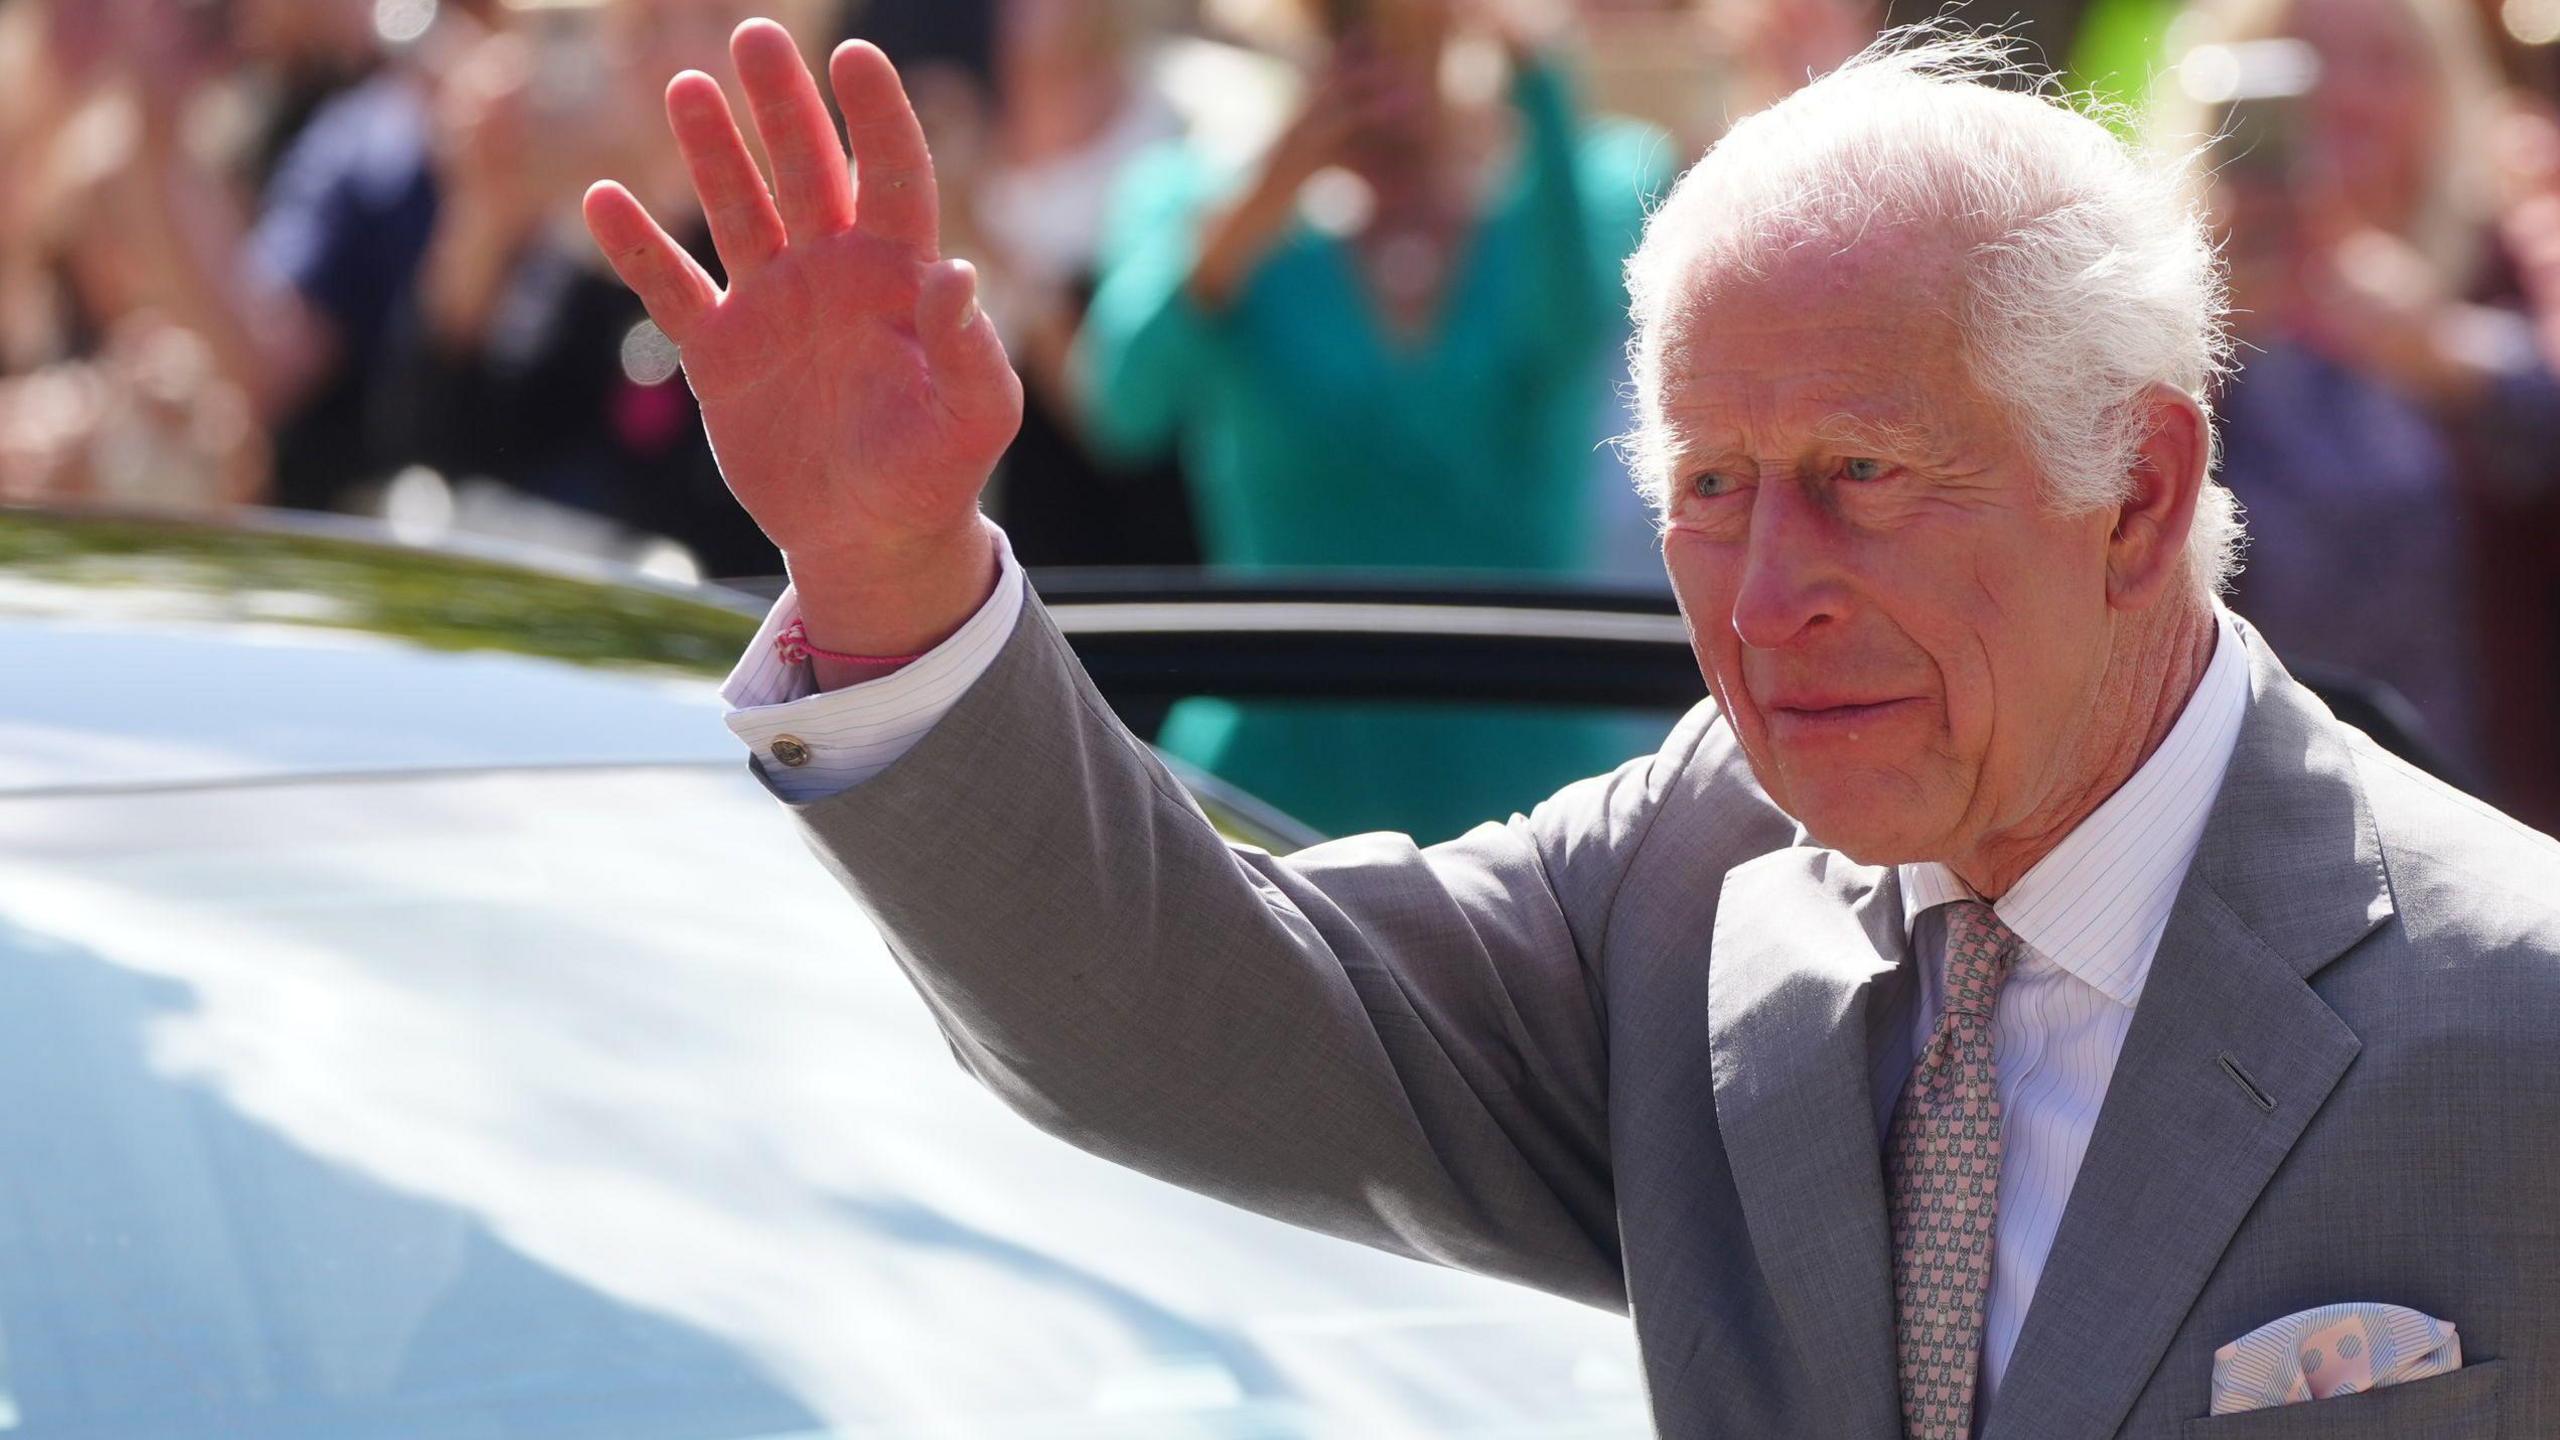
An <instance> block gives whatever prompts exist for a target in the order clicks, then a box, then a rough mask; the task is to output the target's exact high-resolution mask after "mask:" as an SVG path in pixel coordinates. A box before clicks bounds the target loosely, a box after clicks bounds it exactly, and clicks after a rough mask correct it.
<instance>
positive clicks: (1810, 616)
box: [1733, 478, 1846, 650]
mask: <svg viewBox="0 0 2560 1440" xmlns="http://www.w3.org/2000/svg"><path fill="white" fill-rule="evenodd" d="M1837 523H1838V522H1837V519H1836V517H1834V516H1832V515H1830V514H1829V513H1827V512H1826V511H1825V510H1824V509H1823V507H1822V506H1821V504H1820V503H1819V502H1818V501H1816V500H1815V499H1814V497H1812V496H1811V495H1809V494H1807V493H1806V490H1805V487H1804V486H1803V485H1802V484H1800V483H1798V482H1797V481H1795V480H1794V479H1792V478H1772V479H1770V480H1769V481H1767V482H1765V483H1763V484H1762V485H1761V486H1760V487H1759V489H1758V490H1757V491H1755V492H1754V494H1753V496H1752V504H1751V531H1750V535H1749V538H1748V540H1747V541H1746V544H1745V548H1744V552H1743V562H1742V585H1741V588H1740V589H1739V590H1737V591H1736V592H1735V593H1734V597H1733V633H1734V634H1735V635H1737V636H1740V637H1741V639H1742V643H1743V644H1744V645H1746V646H1748V647H1750V648H1752V649H1754V650H1775V649H1777V648H1779V647H1780V646H1783V645H1785V644H1787V643H1788V642H1789V641H1791V640H1794V639H1796V638H1797V637H1798V636H1800V635H1802V634H1803V633H1804V632H1805V631H1807V630H1810V629H1812V628H1814V627H1815V626H1818V625H1823V624H1827V623H1829V622H1831V621H1834V620H1838V619H1839V618H1841V614H1842V609H1843V606H1844V603H1845V601H1846V591H1845V589H1844V588H1843V586H1842V584H1841V579H1842V572H1841V568H1840V564H1839V556H1838V553H1837V546H1838V540H1839V537H1838V535H1837V534H1836V533H1835V531H1836V528H1837Z"/></svg>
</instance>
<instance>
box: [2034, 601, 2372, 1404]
mask: <svg viewBox="0 0 2560 1440" xmlns="http://www.w3.org/2000/svg"><path fill="white" fill-rule="evenodd" d="M2250 638H2251V641H2252V643H2251V645H2250V651H2251V672H2252V673H2251V676H2250V684H2251V691H2252V700H2251V706H2250V713H2249V718H2248V720H2247V721H2246V722H2245V723H2244V725H2243V727H2242V730H2241V734H2240V742H2239V746H2238V749H2237V750H2236V751H2235V752H2234V754H2233V756H2232V761H2231V768H2230V770H2229V771H2228V772H2227V774H2226V775H2225V777H2224V781H2223V787H2222V791H2221V793H2220V795H2219V796H2218V797H2217V798H2216V799H2215V802H2214V809H2213V814H2212V817H2211V819H2210V820H2209V821H2208V822H2207V825H2206V828H2205V833H2204V837H2203V840H2202V841H2201V843H2200V844H2199V846H2198V848H2197V852H2196V859H2195V863H2194V865H2193V866H2192V867H2191V868H2190V869H2189V871H2188V874H2187V880H2186V883H2185V886H2184V887H2183V888H2182V889H2181V890H2180V892H2179V896H2178V903H2177V908H2176V909H2175V910H2174V911H2173V912H2172V913H2171V915H2170V919H2169V926H2168V929H2167V931H2166V933H2165V934H2164V935H2163V936H2162V939H2161V942H2160V950H2159V954H2158V955H2157V956H2156V957H2155V958H2154V960H2153V961H2152V966H2151V974H2150V978H2149V980H2148V982H2147V984H2146V986H2145V988H2144V990H2143V993H2142V998H2141V1001H2140V1004H2139V1006H2138V1007H2137V1009H2136V1011H2135V1014H2134V1020H2133V1026H2132V1029H2131V1031H2130V1032H2129V1033H2128V1034H2127V1035H2126V1037H2125V1048H2124V1053H2123V1055H2122V1056H2121V1057H2120V1058H2119V1059H2118V1060H2117V1062H2116V1069H2115V1075H2114V1078H2113V1079H2112V1080H2111V1081H2110V1082H2109V1084H2108V1089H2107V1099H2106V1105H2105V1107H2104V1109H2103V1110H2101V1112H2100V1113H2099V1116H2098V1123H2097V1128H2096V1130H2095V1132H2094V1133H2093V1134H2092V1135H2091V1137H2090V1142H2089V1150H2088V1154H2087V1157H2086V1158H2085V1159H2084V1160H2083V1161H2082V1162H2081V1167H2080V1174H2079V1177H2078V1179H2077V1180H2076V1181H2075V1182H2074V1183H2073V1186H2072V1190H2071V1199H2070V1202H2069V1204H2068V1206H2067V1207H2066V1209H2065V1210H2064V1212H2063V1217H2062V1226H2061V1229H2060V1231H2059V1233H2058V1234H2057V1235H2056V1236H2055V1238H2054V1245H2053V1252H2052V1255H2051V1257H2050V1258H2049V1259H2048V1260H2047V1261H2046V1264H2045V1268H2044V1273H2043V1275H2042V1277H2041V1278H2040V1279H2039V1280H2038V1281H2037V1283H2036V1293H2035V1298H2034V1300H2033V1302H2032V1303H2031V1304H2030V1306H2029V1308H2028V1313H2027V1320H2026V1328H2025V1330H2024V1332H2023V1333H2022V1334H2021V1335H2020V1337H2019V1342H2018V1348H2017V1351H2016V1353H2015V1355H2014V1357H2013V1358H2012V1360H2011V1363H2010V1366H2009V1369H2008V1372H2007V1374H2006V1375H2005V1377H2004V1378H2003V1380H2002V1384H2001V1390H2000V1394H1999V1397H1998V1399H1997V1401H1996V1402H1995V1403H1994V1404H1993V1406H1992V1407H1991V1410H1990V1411H1989V1413H1988V1415H1987V1416H1986V1417H1985V1418H1986V1425H1985V1428H1984V1431H1983V1435H1984V1440H2034V1437H2039V1436H2050V1435H2090V1436H2098V1435H2110V1434H2113V1433H2114V1432H2115V1430H2116V1428H2117V1426H2118V1425H2120V1424H2121V1423H2122V1422H2123V1420H2124V1417H2125V1415H2126V1413H2127V1412H2128V1411H2130V1410H2131V1409H2132V1407H2133V1403H2134V1401H2135V1399H2136V1398H2137V1397H2138V1396H2139V1395H2140V1394H2141V1392H2142V1389H2143V1386H2144V1385H2145V1383H2147V1382H2148V1381H2149V1379H2150V1377H2151V1374H2152V1372H2153V1370H2155V1369H2156V1368H2157V1367H2158V1365H2159V1363H2160V1357H2161V1356H2162V1355H2163V1354H2164V1353H2165V1352H2166V1351H2167V1349H2168V1347H2169V1343H2170V1341H2171V1340H2172V1339H2173V1338H2174V1337H2175V1336H2176V1334H2177V1332H2178V1327H2179V1325H2180V1324H2181V1323H2182V1322H2183V1320H2184V1319H2185V1317H2186V1314H2187V1312H2188V1311H2189V1310H2190V1309H2192V1308H2193V1307H2194V1305H2195V1302H2196V1298H2197V1296H2198V1295H2199V1294H2200V1293H2201V1292H2202V1291H2203V1289H2204V1285H2205V1282H2206V1281H2207V1279H2209V1278H2210V1277H2211V1275H2212V1274H2213V1271H2214V1268H2215V1266H2216V1265H2217V1264H2218V1263H2219V1262H2220V1260H2221V1258H2222V1253H2223V1250H2224V1249H2225V1248H2226V1247H2227V1246H2228V1245H2229V1244H2230V1243H2231V1238H2232V1236H2233V1235H2234V1234H2235V1233H2236V1232H2237V1231H2238V1230H2239V1228H2240V1223H2241V1221H2242V1220H2243V1219H2244V1218H2245V1217H2246V1216H2247V1215H2248V1213H2249V1209H2250V1207H2251V1206H2252V1205H2254V1204H2256V1202H2257V1199H2258V1196H2259V1194H2260V1192H2261V1191H2263V1190H2264V1189H2265V1188H2266V1185H2267V1182H2268V1181H2269V1180H2271V1179H2272V1178H2273V1177H2274V1175H2275V1173H2276V1170H2277V1168H2278V1167H2279V1166H2281V1165H2282V1164H2283V1163H2284V1159H2285V1156H2286V1155H2287V1154H2288V1153H2290V1152H2291V1150H2292V1149H2293V1146H2294V1143H2295V1142H2296V1141H2297V1140H2299V1139H2300V1138H2301V1135H2302V1132H2303V1130H2304V1128H2305V1127H2307V1126H2308V1125H2309V1124H2310V1122H2311V1118H2312V1116H2313V1115H2314V1114H2316V1113H2317V1112H2318V1111H2319V1109H2320V1107H2321V1105H2322V1104H2323V1103H2325V1102H2326V1101H2327V1099H2328V1096H2329V1093H2330V1091H2331V1090H2333V1089H2334V1088H2335V1087H2336V1086H2337V1084H2338V1081H2339V1079H2340V1077H2341V1076H2343V1075H2344V1074H2345V1073H2346V1071H2347V1067H2348V1065H2349V1064H2350V1063H2351V1062H2352V1061H2353V1060H2354V1059H2355V1056H2356V1052H2357V1051H2358V1049H2359V1048H2360V1042H2359V1041H2358V1040H2357V1039H2356V1036H2355V1034H2354V1032H2353V1031H2351V1030H2349V1029H2348V1028H2347V1025H2346V1023H2345V1022H2344V1021H2342V1020H2340V1019H2339V1018H2338V1016H2337V1014H2336V1012H2334V1011H2332V1010H2331V1009H2330V1008H2329V1006H2328V1005H2327V1003H2326V1002H2324V1001H2323V1000H2321V998H2320V997H2319V995H2318V994H2317V993H2315V992H2314V991H2313V990H2312V989H2311V986H2310V985H2309V983H2308V980H2309V977H2310V976H2311V975H2312V974H2314V973H2315V972H2317V971H2318V970H2319V969H2320V968H2321V967H2322V966H2324V965H2326V964H2328V963H2329V962H2330V961H2331V960H2334V959H2336V958H2337V957H2338V956H2339V955H2341V954H2343V953H2344V952H2345V951H2346V950H2347V949H2348V948H2349V947H2351V946H2352V945H2354V944H2355V943H2356V942H2357V941H2358V940H2360V939H2362V938H2363V937H2364V936H2365V935H2367V934H2369V933H2370V932H2371V931H2372V930H2373V928H2374V927H2375V926H2376V925H2378V924H2380V923H2381V922H2382V920H2384V919H2385V918H2387V917H2388V916H2389V914H2390V892H2389V888H2388V886H2387V884H2386V883H2385V881H2384V877H2383V873H2382V859H2381V847H2380V843H2379V841H2378V839H2377V837H2376V836H2375V834H2374V829H2373V821H2372V816H2371V814H2370V812H2369V811H2368V810H2367V808H2366V806H2365V802H2364V794H2363V790H2362V788H2361V787H2360V786H2359V785H2358V783H2357V781H2356V778H2355V772H2354V760H2353V757H2352V756H2351V755H2350V754H2349V753H2348V751H2347V749H2346V746H2345V743H2344V742H2343V741H2341V740H2340V739H2339V738H2338V736H2337V735H2336V733H2335V731H2334V730H2333V729H2332V728H2331V726H2332V725H2333V724H2334V722H2333V721H2331V720H2330V718H2329V716H2328V712H2327V711H2326V710H2325V709H2323V708H2321V706H2320V704H2319V702H2318V701H2317V700H2314V699H2312V698H2311V696H2310V695H2309V694H2308V693H2307V692H2305V691H2303V690H2302V689H2301V688H2300V687H2299V686H2297V685H2296V684H2294V682H2293V680H2292V679H2291V677H2289V676H2287V675H2286V674H2285V672H2284V670H2283V668H2282V667H2281V666H2279V665H2277V664H2276V662H2275V660H2274V658H2273V657H2272V656H2271V655H2269V654H2268V653H2267V652H2266V650H2265V648H2264V647H2263V646H2262V645H2260V644H2257V643H2255V637H2254V636H2251V637H2250ZM2234 1068H2236V1069H2237V1070H2238V1071H2239V1072H2240V1075H2241V1076H2245V1077H2247V1083H2245V1084H2244V1083H2243V1080H2242V1079H2241V1078H2239V1076H2235V1075H2234V1074H2233V1073H2232V1070H2233V1069H2234ZM2253 1092H2254V1093H2253Z"/></svg>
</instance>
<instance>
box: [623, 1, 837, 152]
mask: <svg viewBox="0 0 2560 1440" xmlns="http://www.w3.org/2000/svg"><path fill="white" fill-rule="evenodd" d="M807 8H808V7H807V6H805V5H799V4H795V3H791V0H781V3H777V0H608V3H607V4H606V6H605V9H604V16H603V35H602V37H601V38H602V42H603V46H604V53H605V57H606V60H607V63H608V64H609V65H610V66H611V68H612V70H613V72H614V74H615V75H616V76H617V77H618V78H619V84H620V88H621V89H622V90H623V92H624V99H623V103H624V107H625V109H626V111H627V112H628V113H631V114H634V115H637V116H640V117H643V118H647V119H652V120H654V119H655V117H657V116H658V115H659V113H660V111H661V109H662V105H663V97H664V95H665V93H666V86H667V81H669V80H671V79H673V78H674V77H675V75H676V73H677V72H678V71H680V70H700V71H702V72H704V73H705V74H708V75H710V76H712V77H713V78H715V79H717V80H718V81H719V82H720V85H721V88H722V89H725V90H727V91H728V92H729V103H730V105H731V106H732V107H734V108H735V109H736V110H737V112H738V114H739V116H740V117H741V118H742V119H743V118H744V117H745V115H746V113H747V112H746V92H745V91H743V90H741V89H739V88H738V79H737V75H736V73H735V72H736V68H737V67H735V66H734V65H732V64H730V63H729V36H730V34H731V33H732V32H733V31H735V30H736V29H737V28H738V27H739V26H740V25H743V24H745V23H746V22H747V21H749V20H753V19H755V18H757V17H758V16H766V15H769V16H771V17H772V18H774V19H776V20H779V21H781V22H783V23H784V24H785V25H787V26H790V27H791V32H792V33H793V34H794V35H798V36H800V37H802V40H803V42H804V43H808V42H810V41H812V40H821V39H825V38H831V37H819V36H818V35H817V32H816V30H815V29H814V28H813V27H812V26H811V25H810V22H809V17H808V15H806V14H804V13H803V11H805V10H806V9H807ZM665 128H666V127H665V125H664V123H663V122H657V123H656V124H655V125H654V129H653V131H652V133H653V134H663V133H664V131H665ZM749 137H750V143H752V141H753V131H752V130H750V131H749Z"/></svg>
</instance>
